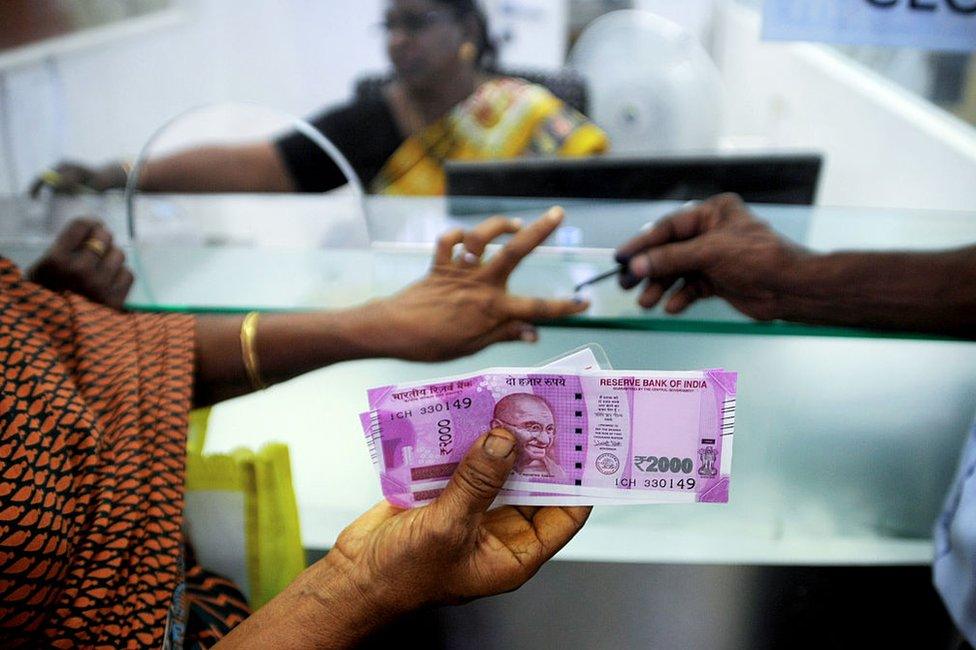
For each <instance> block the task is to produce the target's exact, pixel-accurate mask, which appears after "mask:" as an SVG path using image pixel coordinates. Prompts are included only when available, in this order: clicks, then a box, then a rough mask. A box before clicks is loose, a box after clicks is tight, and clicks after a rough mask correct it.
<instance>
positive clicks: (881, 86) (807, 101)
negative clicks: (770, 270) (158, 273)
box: [0, 0, 976, 209]
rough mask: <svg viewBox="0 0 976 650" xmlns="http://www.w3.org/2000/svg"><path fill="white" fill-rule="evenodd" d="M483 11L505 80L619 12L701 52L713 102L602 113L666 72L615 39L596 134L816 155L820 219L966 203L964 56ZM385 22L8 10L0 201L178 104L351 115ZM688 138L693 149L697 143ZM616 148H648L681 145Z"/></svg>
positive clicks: (692, 0) (656, 98)
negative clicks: (612, 90)
mask: <svg viewBox="0 0 976 650" xmlns="http://www.w3.org/2000/svg"><path fill="white" fill-rule="evenodd" d="M483 4H484V7H485V9H486V11H487V13H488V15H489V19H490V25H491V30H492V33H493V36H494V37H495V38H496V39H497V40H498V41H499V43H500V45H501V48H500V52H501V55H500V60H501V68H502V69H513V70H533V71H540V72H545V71H555V70H559V69H560V68H562V67H563V66H565V65H566V64H567V60H568V59H569V58H570V54H571V52H573V48H574V46H575V45H578V39H579V38H580V35H581V34H582V33H583V32H584V30H585V29H586V28H587V27H588V26H590V25H591V24H592V23H593V21H595V20H596V19H598V18H599V17H601V16H603V15H605V14H607V13H609V12H612V11H619V10H621V9H631V8H637V9H644V10H647V11H650V12H653V13H654V14H656V15H658V16H660V17H663V18H665V19H667V20H669V21H672V22H673V23H675V24H677V25H678V26H680V27H681V28H683V30H684V32H685V33H687V34H690V35H692V36H693V37H694V39H695V40H696V41H697V42H698V43H700V45H701V46H702V48H704V51H705V52H706V53H707V55H708V58H709V59H710V63H713V64H714V66H715V67H716V68H717V70H718V72H719V79H718V81H717V85H715V87H714V92H715V95H714V97H715V99H712V97H713V95H711V94H710V93H711V91H709V93H708V94H706V95H704V97H705V98H706V99H705V102H707V103H710V104H715V103H717V105H715V106H708V107H702V106H698V107H695V106H692V107H691V108H690V109H689V108H687V107H686V106H683V105H681V104H679V103H676V102H677V100H675V99H674V97H671V96H669V95H668V93H666V92H661V89H660V88H658V89H657V92H655V88H654V87H653V85H652V86H651V87H650V89H649V90H648V91H647V92H645V93H643V94H641V93H638V92H636V91H635V92H634V93H632V95H633V96H628V97H618V98H617V101H616V102H615V103H614V105H613V106H609V107H608V106H606V101H607V100H606V98H605V97H604V96H603V95H601V93H604V94H605V93H606V92H608V88H609V87H610V85H611V84H609V82H608V80H610V79H625V80H631V81H634V80H641V79H644V80H655V79H660V76H661V71H660V67H661V66H662V65H665V62H664V61H662V60H660V59H658V60H655V59H654V57H653V56H642V55H641V54H640V53H639V52H638V53H636V54H635V53H633V52H632V51H631V50H630V49H628V48H629V46H628V45H627V43H626V42H621V43H620V47H619V48H618V49H617V51H616V52H611V53H609V54H608V55H607V56H608V58H601V59H600V60H599V62H598V63H597V64H592V65H590V67H589V68H587V64H586V63H585V62H584V64H582V67H584V68H586V69H585V76H586V77H587V80H588V83H589V85H590V100H591V101H590V107H591V110H590V114H591V116H592V117H593V118H594V120H595V121H596V122H597V123H598V124H600V125H601V126H605V127H607V128H608V129H609V130H611V135H613V133H612V131H613V128H614V122H615V121H616V120H618V119H624V118H621V115H628V116H629V118H628V119H630V120H631V121H632V122H633V121H634V120H638V121H642V122H644V123H650V124H651V125H652V126H654V127H655V129H656V130H657V132H658V133H661V132H667V131H668V129H669V126H670V128H671V129H674V128H676V127H674V121H675V120H674V115H685V116H689V111H690V112H691V113H692V114H694V113H695V112H696V111H698V112H702V111H704V114H703V115H702V116H701V117H700V118H696V119H699V121H700V122H701V126H700V127H699V131H700V132H704V133H705V136H704V137H708V138H713V139H714V141H715V142H714V144H715V146H716V147H718V148H720V149H722V150H725V151H770V150H777V149H789V150H796V149H807V150H813V151H816V152H819V153H822V154H823V156H824V159H825V166H824V169H823V175H822V178H821V182H820V188H819V195H818V200H819V203H821V204H825V205H853V206H872V207H875V206H876V207H926V208H944V209H968V208H971V207H972V206H973V205H974V204H976V200H974V199H976V184H973V183H972V182H971V179H972V178H973V173H974V171H976V132H974V130H973V127H972V123H973V122H974V121H976V90H974V84H973V80H974V78H976V76H974V75H976V70H974V67H973V65H972V57H971V55H969V54H958V53H940V52H932V51H927V50H920V49H909V48H872V47H864V46H858V47H854V46H832V45H821V44H810V43H776V42H765V41H762V40H761V38H760V33H761V16H760V12H759V2H758V0H753V1H747V0H682V1H681V2H674V1H673V0H487V1H486V2H484V3H483ZM383 11H384V2H383V1H382V0H360V1H358V2H356V3H346V2H320V1H318V0H274V1H271V0H243V1H241V2H233V3H229V2H225V1H223V0H139V1H132V0H91V1H86V2H81V1H77V2H70V1H57V0H5V1H4V2H3V3H0V145H2V146H0V191H4V192H8V193H14V192H18V191H22V190H24V189H25V188H26V187H27V185H28V184H29V183H30V181H31V179H32V177H33V176H34V175H35V173H36V172H37V171H38V170H40V169H43V168H45V167H46V166H48V165H51V164H53V163H55V162H57V161H60V160H64V159H72V160H81V161H90V162H96V161H108V160H114V159H118V158H120V157H129V158H131V157H133V156H134V155H135V154H136V153H138V150H139V148H140V147H141V146H142V144H143V143H144V142H145V141H146V140H147V138H148V137H149V135H150V134H151V133H152V132H153V131H154V130H155V129H156V128H157V127H158V126H159V125H160V124H161V123H163V122H164V121H165V120H166V119H168V118H171V117H172V116H174V115H176V114H179V113H180V112H182V111H184V110H185V109H187V108H189V107H191V106H195V105H200V104H206V103H211V102H219V101H228V100H235V101H236V100H243V101H251V102H257V103H260V104H263V105H266V106H269V107H274V108H278V109H282V110H284V111H287V112H288V113H291V114H294V115H298V116H306V115H309V114H311V113H313V112H315V111H318V110H320V109H322V108H323V107H327V106H331V105H334V104H338V103H340V102H343V101H346V100H348V99H349V98H350V96H351V94H352V89H353V87H354V84H355V82H356V81H357V80H359V79H361V78H363V77H364V76H367V75H370V74H375V73H381V72H383V71H385V70H386V69H387V68H388V63H387V60H386V57H385V54H384V49H383V37H384V34H383V31H382V29H381V28H380V27H379V22H380V20H381V19H382V14H383ZM603 38H604V39H610V40H611V41H612V40H613V37H612V36H606V35H604V36H603ZM688 47H689V46H685V48H684V49H686V50H687V49H688ZM594 49H595V48H594V47H589V48H588V52H586V53H583V54H588V53H589V54H592V52H593V50H594ZM689 51H690V50H689ZM594 65H595V66H596V69H593V66H594ZM701 74H703V73H701V72H700V71H692V72H690V73H689V75H691V76H695V75H699V76H700V75H701ZM672 82H674V80H672ZM674 83H676V82H674ZM689 83H692V82H691V81H689ZM709 83H710V82H709ZM628 102H629V105H628ZM706 108H707V109H709V110H705V109H706ZM635 116H636V117H635ZM689 119H691V118H690V117H689ZM669 120H670V122H669ZM228 128H230V129H231V130H233V128H234V125H230V126H229V127H228ZM685 139H686V142H685V143H684V144H685V145H688V144H689V143H690V146H693V148H696V149H700V148H702V146H701V145H702V142H701V140H700V138H699V139H697V140H696V136H688V137H687V138H685ZM617 144H618V146H619V145H622V144H623V141H618V142H617ZM628 146H629V147H630V149H631V150H640V149H642V148H643V150H644V151H647V152H649V153H653V151H654V150H655V148H656V149H658V150H660V149H662V148H663V149H668V150H680V149H681V148H682V146H683V143H682V142H681V140H680V138H678V139H677V140H675V141H668V140H667V139H664V141H661V138H658V140H654V139H650V140H649V141H647V142H644V143H641V142H636V143H632V144H631V143H628ZM909 151H910V152H911V153H910V154H908V153H906V152H909ZM909 179H910V180H911V182H906V181H907V180H909Z"/></svg>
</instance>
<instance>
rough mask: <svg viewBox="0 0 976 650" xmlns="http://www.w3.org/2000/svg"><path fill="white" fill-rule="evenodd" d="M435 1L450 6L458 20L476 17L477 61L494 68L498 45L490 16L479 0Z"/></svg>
mask: <svg viewBox="0 0 976 650" xmlns="http://www.w3.org/2000/svg"><path fill="white" fill-rule="evenodd" d="M434 2H436V3H438V4H442V5H447V6H448V7H450V8H451V9H452V10H453V11H454V15H455V16H456V17H457V19H458V20H461V21H463V20H467V19H468V18H474V21H475V23H476V24H477V25H478V42H477V43H475V45H477V46H478V57H477V59H475V61H476V62H477V63H478V65H479V66H480V67H481V68H484V69H486V70H490V69H492V68H494V67H495V63H496V62H497V59H498V45H497V44H496V43H495V40H494V39H493V38H492V37H491V32H490V31H489V29H488V16H486V15H485V12H484V10H483V9H482V8H481V6H480V5H479V4H478V0H434Z"/></svg>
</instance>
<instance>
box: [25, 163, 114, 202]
mask: <svg viewBox="0 0 976 650" xmlns="http://www.w3.org/2000/svg"><path fill="white" fill-rule="evenodd" d="M126 180H127V173H126V170H125V167H123V166H122V165H121V164H119V163H112V164H108V165H105V166H104V167H89V166H87V165H82V164H79V163H73V162H63V163H61V164H59V165H58V166H57V167H55V168H54V169H51V170H48V171H46V172H43V173H41V174H40V175H39V176H38V177H37V178H36V179H34V182H33V183H32V184H31V188H30V195H31V196H32V197H34V198H37V196H38V195H39V194H40V193H41V190H42V189H44V188H45V187H49V188H51V190H53V191H54V192H55V193H56V194H79V193H81V192H84V191H89V192H105V191H106V190H110V189H118V188H123V187H125V183H126Z"/></svg>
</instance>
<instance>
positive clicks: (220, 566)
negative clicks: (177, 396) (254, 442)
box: [185, 409, 305, 609]
mask: <svg viewBox="0 0 976 650" xmlns="http://www.w3.org/2000/svg"><path fill="white" fill-rule="evenodd" d="M209 417H210V411H209V409H202V410H199V411H194V412H193V413H192V414H191V416H190V431H189V435H188V438H187V465H186V511H185V512H186V514H185V521H186V527H187V531H188V535H189V538H190V540H191V542H192V543H193V548H194V552H195V553H196V556H197V560H198V561H199V562H200V564H201V566H204V567H206V568H207V569H209V570H211V571H214V572H215V573H218V574H221V575H223V576H225V577H227V578H230V579H231V580H234V582H235V583H237V585H238V586H239V587H240V588H241V591H242V592H244V595H245V596H247V598H248V601H249V603H250V605H251V607H252V608H254V609H257V608H259V607H261V606H262V605H264V604H265V603H266V602H268V601H269V600H271V599H272V598H274V597H275V596H276V595H277V594H278V593H279V592H280V591H281V590H282V589H284V588H285V587H286V586H287V585H288V584H289V583H290V582H291V581H292V580H294V579H295V577H296V576H297V575H298V574H299V573H301V572H302V571H303V570H304V569H305V551H304V548H303V547H302V538H301V529H300V527H299V521H298V504H297V502H296V499H295V490H294V487H293V486H292V478H291V460H290V458H289V454H288V447H287V446H286V445H283V444H278V443H271V444H267V445H265V446H264V447H262V448H261V449H260V450H259V451H258V452H257V453H255V452H253V451H251V450H247V449H239V450H235V451H233V452H231V453H230V454H204V453H203V447H204V443H205V441H206V431H207V424H208V421H209Z"/></svg>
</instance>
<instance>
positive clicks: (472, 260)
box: [463, 251, 481, 264]
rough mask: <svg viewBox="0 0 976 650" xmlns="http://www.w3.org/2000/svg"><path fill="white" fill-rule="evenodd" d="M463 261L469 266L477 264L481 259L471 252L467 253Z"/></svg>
mask: <svg viewBox="0 0 976 650" xmlns="http://www.w3.org/2000/svg"><path fill="white" fill-rule="evenodd" d="M463 259H464V261H465V263H467V264H477V263H478V261H479V260H480V259H481V258H480V257H478V256H477V255H475V254H474V253H472V252H471V251H465V252H464V257H463Z"/></svg>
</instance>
